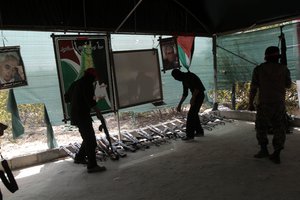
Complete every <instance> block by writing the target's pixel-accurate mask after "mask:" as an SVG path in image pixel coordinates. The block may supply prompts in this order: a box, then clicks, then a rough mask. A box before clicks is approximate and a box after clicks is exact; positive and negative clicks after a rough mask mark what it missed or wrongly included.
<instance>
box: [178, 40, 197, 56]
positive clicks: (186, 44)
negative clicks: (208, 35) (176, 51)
mask: <svg viewBox="0 0 300 200" xmlns="http://www.w3.org/2000/svg"><path fill="white" fill-rule="evenodd" d="M194 39H195V37H194V36H178V37H177V44H178V45H180V47H181V48H182V49H183V51H184V52H185V53H186V55H187V56H188V57H189V58H191V56H192V51H193V46H194Z"/></svg>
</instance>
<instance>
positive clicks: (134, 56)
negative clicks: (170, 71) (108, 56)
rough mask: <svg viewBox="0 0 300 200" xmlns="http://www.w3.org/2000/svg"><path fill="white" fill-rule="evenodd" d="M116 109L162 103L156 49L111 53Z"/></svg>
mask: <svg viewBox="0 0 300 200" xmlns="http://www.w3.org/2000/svg"><path fill="white" fill-rule="evenodd" d="M113 59H114V72H115V82H116V92H117V95H116V96H117V105H118V106H117V107H118V108H126V107H131V106H136V105H141V104H145V103H153V102H158V101H162V99H163V92H162V83H161V74H160V67H159V60H158V51H157V49H145V50H132V51H115V52H113Z"/></svg>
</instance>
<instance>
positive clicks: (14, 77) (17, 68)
mask: <svg viewBox="0 0 300 200" xmlns="http://www.w3.org/2000/svg"><path fill="white" fill-rule="evenodd" d="M25 85H28V83H27V78H26V73H25V67H24V63H23V59H22V56H21V53H20V46H11V47H0V90H2V89H9V88H15V87H20V86H25Z"/></svg>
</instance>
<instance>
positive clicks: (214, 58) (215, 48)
mask: <svg viewBox="0 0 300 200" xmlns="http://www.w3.org/2000/svg"><path fill="white" fill-rule="evenodd" d="M212 40H213V42H212V44H213V46H212V51H213V64H214V100H213V101H214V102H213V103H214V104H213V109H212V110H218V102H217V99H218V95H217V90H218V85H217V81H218V79H217V75H218V67H217V35H216V34H214V35H213V37H212Z"/></svg>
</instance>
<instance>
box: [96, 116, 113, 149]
mask: <svg viewBox="0 0 300 200" xmlns="http://www.w3.org/2000/svg"><path fill="white" fill-rule="evenodd" d="M99 119H100V121H101V125H100V126H99V131H102V129H103V130H104V133H105V136H106V139H107V140H108V143H109V147H110V149H111V151H112V152H113V145H112V143H111V140H110V135H109V132H108V129H107V126H106V122H105V119H104V117H103V116H102V115H101V117H99Z"/></svg>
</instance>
